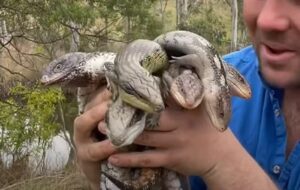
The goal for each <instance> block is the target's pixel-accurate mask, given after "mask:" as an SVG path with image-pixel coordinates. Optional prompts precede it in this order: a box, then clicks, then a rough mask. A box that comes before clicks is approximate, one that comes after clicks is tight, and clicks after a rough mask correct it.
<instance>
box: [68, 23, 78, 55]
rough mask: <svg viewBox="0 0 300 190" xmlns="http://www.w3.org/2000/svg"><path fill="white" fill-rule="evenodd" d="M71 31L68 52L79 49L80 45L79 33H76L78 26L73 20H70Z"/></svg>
mask: <svg viewBox="0 0 300 190" xmlns="http://www.w3.org/2000/svg"><path fill="white" fill-rule="evenodd" d="M70 26H71V32H72V39H71V44H70V50H69V51H70V52H76V51H78V50H79V45H80V35H79V33H78V30H79V26H78V24H76V23H74V22H73V21H71V22H70Z"/></svg>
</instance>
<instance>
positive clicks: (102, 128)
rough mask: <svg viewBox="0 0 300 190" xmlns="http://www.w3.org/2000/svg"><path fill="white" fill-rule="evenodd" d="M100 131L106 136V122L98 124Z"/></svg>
mask: <svg viewBox="0 0 300 190" xmlns="http://www.w3.org/2000/svg"><path fill="white" fill-rule="evenodd" d="M98 130H99V131H100V132H101V133H102V134H104V135H106V124H105V122H104V121H101V122H100V123H99V124H98Z"/></svg>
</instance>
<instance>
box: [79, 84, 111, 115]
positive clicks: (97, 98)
mask: <svg viewBox="0 0 300 190" xmlns="http://www.w3.org/2000/svg"><path fill="white" fill-rule="evenodd" d="M110 98H111V92H110V91H109V90H107V89H106V88H104V87H102V88H100V89H99V90H97V91H96V92H95V93H94V94H93V96H92V97H90V98H89V99H90V101H89V102H88V103H87V104H86V105H85V107H84V111H85V112H86V111H87V110H89V109H91V108H92V107H94V106H96V105H97V104H100V103H102V102H104V101H108V100H110Z"/></svg>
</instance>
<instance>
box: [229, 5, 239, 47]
mask: <svg viewBox="0 0 300 190" xmlns="http://www.w3.org/2000/svg"><path fill="white" fill-rule="evenodd" d="M231 14H232V20H231V21H232V37H231V51H234V50H236V49H237V37H238V4H237V0H232V3H231Z"/></svg>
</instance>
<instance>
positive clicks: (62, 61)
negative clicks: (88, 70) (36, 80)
mask: <svg viewBox="0 0 300 190" xmlns="http://www.w3.org/2000/svg"><path fill="white" fill-rule="evenodd" d="M86 56H87V53H81V52H72V53H67V54H65V55H63V56H61V57H59V58H57V59H55V60H53V61H51V62H50V63H49V65H48V66H47V67H46V69H45V70H44V72H43V74H42V78H41V83H42V84H43V85H55V84H59V85H61V84H63V85H69V84H72V83H77V82H78V81H80V80H79V79H80V78H79V77H78V75H79V74H80V73H81V72H80V70H83V68H84V66H85V64H86ZM75 80H76V81H75ZM77 86H78V85H77Z"/></svg>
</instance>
